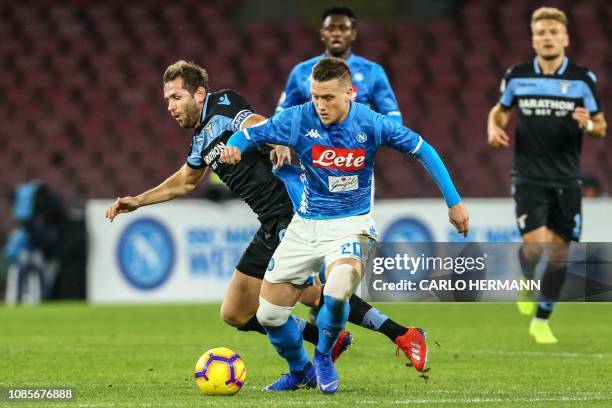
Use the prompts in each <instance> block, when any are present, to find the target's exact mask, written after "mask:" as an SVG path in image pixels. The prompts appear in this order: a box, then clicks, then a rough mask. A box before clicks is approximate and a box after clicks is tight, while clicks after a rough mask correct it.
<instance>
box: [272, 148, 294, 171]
mask: <svg viewBox="0 0 612 408" xmlns="http://www.w3.org/2000/svg"><path fill="white" fill-rule="evenodd" d="M270 160H271V161H272V163H273V164H274V168H275V169H280V168H281V167H283V166H284V165H285V163H286V164H290V163H291V149H290V148H288V147H287V146H281V145H278V146H275V147H274V149H272V150H271V151H270Z"/></svg>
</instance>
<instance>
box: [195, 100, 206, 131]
mask: <svg viewBox="0 0 612 408" xmlns="http://www.w3.org/2000/svg"><path fill="white" fill-rule="evenodd" d="M209 99H210V91H208V92H206V99H204V107H203V108H202V116H201V117H200V126H198V127H197V128H196V129H195V133H200V131H201V130H202V128H203V127H204V126H205V125H206V123H204V119H205V118H206V110H207V109H208V101H209Z"/></svg>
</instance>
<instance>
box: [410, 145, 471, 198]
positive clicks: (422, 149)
mask: <svg viewBox="0 0 612 408" xmlns="http://www.w3.org/2000/svg"><path fill="white" fill-rule="evenodd" d="M414 155H415V156H416V157H417V159H419V161H420V162H421V164H422V165H423V167H425V168H426V169H427V171H428V172H429V175H430V176H431V177H432V178H433V179H434V181H435V182H436V184H437V185H438V187H439V188H440V190H441V191H442V194H443V195H444V199H445V200H446V205H447V206H448V207H449V208H450V207H452V206H454V205H457V204H459V202H460V201H461V197H460V196H459V193H458V192H457V190H456V189H455V186H454V185H453V181H452V180H451V178H450V175H449V174H448V171H447V170H446V167H445V166H444V163H443V162H442V159H440V156H439V155H438V153H437V152H436V150H435V149H434V148H433V147H431V146H430V145H429V143H427V142H426V141H425V140H422V143H421V146H419V147H418V150H417V151H416V152H415V153H414Z"/></svg>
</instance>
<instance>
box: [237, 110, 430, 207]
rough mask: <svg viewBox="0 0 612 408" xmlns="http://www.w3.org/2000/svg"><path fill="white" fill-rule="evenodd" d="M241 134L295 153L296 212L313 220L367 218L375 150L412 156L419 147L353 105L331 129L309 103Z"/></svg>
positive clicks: (393, 125) (417, 140)
mask: <svg viewBox="0 0 612 408" xmlns="http://www.w3.org/2000/svg"><path fill="white" fill-rule="evenodd" d="M245 134H246V136H247V138H249V139H251V140H252V141H253V142H254V143H256V144H263V143H272V144H280V145H285V146H289V147H291V148H293V149H294V150H295V152H296V154H297V155H298V156H299V158H300V161H301V166H302V173H303V174H302V176H301V179H302V181H303V183H304V185H303V187H302V192H301V197H300V199H299V205H298V206H297V208H296V212H297V213H298V214H299V215H300V216H302V217H304V218H317V219H325V218H343V217H349V216H353V215H359V214H366V213H368V212H369V211H370V206H371V203H372V179H373V171H374V158H375V155H376V151H377V150H378V148H379V147H380V146H383V145H386V146H389V147H392V148H394V149H396V150H399V151H401V152H403V153H407V154H414V153H416V152H417V151H418V150H419V148H420V146H421V144H422V138H421V137H420V136H419V135H418V134H417V133H415V132H413V131H412V130H410V129H408V128H406V127H404V126H402V125H400V124H399V123H397V122H396V121H394V120H392V119H390V118H389V117H388V116H385V115H381V114H379V113H377V112H374V111H373V110H372V109H370V108H368V107H367V106H365V105H363V104H361V103H355V102H353V103H351V106H350V111H349V114H348V116H347V117H346V119H345V120H344V121H343V122H342V123H339V124H336V125H330V126H326V125H324V124H323V123H322V122H321V120H320V119H319V116H318V114H317V111H316V109H315V107H314V104H313V103H312V102H308V103H305V104H302V105H298V106H294V107H292V108H289V109H286V110H284V111H282V112H280V113H278V114H276V115H274V116H273V117H272V118H270V119H268V120H266V121H264V122H262V123H260V124H258V125H257V126H254V127H252V128H248V129H245ZM294 201H295V200H294Z"/></svg>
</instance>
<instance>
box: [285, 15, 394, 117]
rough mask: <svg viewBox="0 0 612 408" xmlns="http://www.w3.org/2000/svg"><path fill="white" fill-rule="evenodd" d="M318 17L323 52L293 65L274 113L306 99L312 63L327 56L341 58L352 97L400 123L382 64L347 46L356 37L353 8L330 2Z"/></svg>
mask: <svg viewBox="0 0 612 408" xmlns="http://www.w3.org/2000/svg"><path fill="white" fill-rule="evenodd" d="M321 20H322V25H321V30H320V35H321V41H322V42H323V44H324V45H325V52H324V53H323V54H321V55H318V56H316V57H314V58H311V59H309V60H307V61H303V62H300V63H299V64H297V65H296V66H295V68H293V70H292V71H291V74H289V78H288V79H287V84H286V85H285V90H284V91H283V93H282V94H281V97H280V99H279V101H278V106H277V107H276V113H279V112H282V111H283V110H285V109H287V108H290V107H292V106H295V105H301V104H303V103H305V102H308V101H310V76H311V73H312V67H314V65H315V64H316V63H317V62H319V61H320V60H321V59H322V58H324V57H326V56H327V57H338V58H342V59H344V60H345V61H346V63H347V64H348V66H349V68H350V70H351V74H352V79H353V85H352V90H353V92H352V93H351V99H352V100H353V101H355V102H359V103H363V104H364V105H368V106H369V107H370V108H372V109H374V110H375V111H376V112H379V113H382V114H383V115H387V116H388V117H389V118H391V119H393V120H396V121H397V122H399V123H402V114H401V112H400V108H399V105H398V103H397V99H396V98H395V94H394V93H393V89H391V85H390V84H389V79H388V78H387V74H386V73H385V70H384V69H383V67H381V66H380V65H379V64H377V63H375V62H373V61H370V60H368V59H366V58H363V57H360V56H358V55H355V54H354V53H353V51H352V50H351V46H352V44H353V42H354V41H355V40H356V39H357V19H356V18H355V13H354V12H353V10H351V9H350V8H348V7H345V6H331V7H328V8H326V9H325V10H324V11H323V14H322V16H321Z"/></svg>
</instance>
